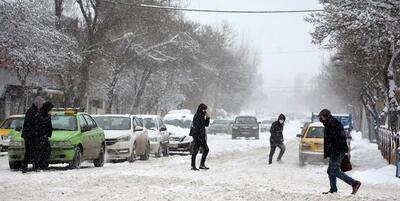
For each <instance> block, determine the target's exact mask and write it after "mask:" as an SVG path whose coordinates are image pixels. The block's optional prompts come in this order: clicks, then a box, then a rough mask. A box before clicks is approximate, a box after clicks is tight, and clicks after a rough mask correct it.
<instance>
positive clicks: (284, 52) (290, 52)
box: [260, 49, 321, 55]
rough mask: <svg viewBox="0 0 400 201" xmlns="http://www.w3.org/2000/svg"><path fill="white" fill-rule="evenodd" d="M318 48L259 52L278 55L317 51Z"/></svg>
mask: <svg viewBox="0 0 400 201" xmlns="http://www.w3.org/2000/svg"><path fill="white" fill-rule="evenodd" d="M319 51H321V50H320V49H316V50H293V51H277V52H261V53H260V54H261V55H280V54H297V53H314V52H319Z"/></svg>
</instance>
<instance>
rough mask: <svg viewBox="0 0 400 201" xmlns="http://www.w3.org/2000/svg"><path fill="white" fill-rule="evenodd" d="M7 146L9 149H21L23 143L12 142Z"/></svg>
mask: <svg viewBox="0 0 400 201" xmlns="http://www.w3.org/2000/svg"><path fill="white" fill-rule="evenodd" d="M9 146H10V147H22V146H23V143H22V142H21V141H13V142H10V145H9Z"/></svg>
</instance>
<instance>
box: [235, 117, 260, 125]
mask: <svg viewBox="0 0 400 201" xmlns="http://www.w3.org/2000/svg"><path fill="white" fill-rule="evenodd" d="M235 123H237V124H256V123H257V119H256V118H255V117H238V118H236V121H235Z"/></svg>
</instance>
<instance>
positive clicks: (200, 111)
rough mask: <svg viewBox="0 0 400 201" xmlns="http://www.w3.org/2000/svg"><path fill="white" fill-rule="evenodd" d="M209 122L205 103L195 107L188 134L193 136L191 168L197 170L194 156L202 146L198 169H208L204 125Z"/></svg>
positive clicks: (207, 149) (206, 125)
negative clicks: (195, 110)
mask: <svg viewBox="0 0 400 201" xmlns="http://www.w3.org/2000/svg"><path fill="white" fill-rule="evenodd" d="M209 124H210V117H209V115H208V113H207V105H205V104H200V105H199V107H198V108H197V112H196V114H195V115H194V117H193V123H192V127H191V129H190V136H192V137H193V141H194V146H193V152H192V163H191V166H192V170H195V171H198V170H199V169H197V168H196V157H197V153H198V152H199V149H200V148H202V150H203V154H202V157H201V161H200V166H199V168H200V169H204V170H208V169H210V168H208V167H207V166H206V165H205V162H206V159H207V155H208V152H209V148H208V145H207V133H206V127H208V125H209Z"/></svg>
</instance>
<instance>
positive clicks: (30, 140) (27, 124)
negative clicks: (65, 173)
mask: <svg viewBox="0 0 400 201" xmlns="http://www.w3.org/2000/svg"><path fill="white" fill-rule="evenodd" d="M43 102H44V99H43V98H42V97H40V96H37V97H36V98H35V100H34V101H33V104H32V106H31V107H30V108H29V109H28V111H26V113H25V118H24V126H23V128H22V135H21V137H22V138H23V139H24V142H25V157H24V161H23V163H22V166H21V170H22V172H24V173H25V172H26V171H27V168H28V165H29V164H30V163H32V164H33V170H34V171H36V170H37V169H38V168H39V164H38V162H39V159H38V158H37V157H36V156H37V154H36V153H37V152H38V149H39V137H38V134H37V119H38V115H39V109H40V108H41V107H42V104H43Z"/></svg>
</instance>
